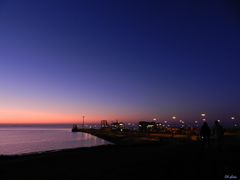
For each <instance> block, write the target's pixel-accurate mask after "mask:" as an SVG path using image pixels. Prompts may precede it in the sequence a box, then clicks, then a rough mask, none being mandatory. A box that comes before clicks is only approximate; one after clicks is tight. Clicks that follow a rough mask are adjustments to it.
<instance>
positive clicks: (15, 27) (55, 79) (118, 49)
mask: <svg viewBox="0 0 240 180" xmlns="http://www.w3.org/2000/svg"><path fill="white" fill-rule="evenodd" d="M239 12H240V3H239V2H238V1H237V0H225V1H221V0H213V1H200V2H195V1H192V0H191V1H190V0H189V1H187V0H182V1H179V0H171V1H169V0H163V1H153V0H146V1H142V0H135V1H133V0H116V1H112V0H101V1H99V0H95V1H94V0H86V1H77V0H71V1H68V0H58V1H55V0H41V1H34V0H22V1H19V0H1V1H0V124H1V123H76V122H79V121H81V119H82V116H83V115H84V116H85V117H86V118H85V120H86V121H87V122H88V123H91V122H99V121H100V120H102V119H107V120H109V121H113V120H120V121H138V120H151V119H153V118H155V117H157V118H158V119H160V120H163V119H171V117H172V116H173V115H174V116H176V117H177V118H178V119H179V118H180V119H185V120H186V121H192V120H196V119H200V114H201V113H206V114H207V118H209V119H212V120H213V119H219V118H221V119H222V120H224V121H226V122H228V121H230V120H229V118H230V117H231V116H236V117H239V118H240V109H239V107H240V93H239V92H240V84H239V77H240V71H239V67H240V61H239V59H240V45H239V43H240V33H239V32H240V13H239Z"/></svg>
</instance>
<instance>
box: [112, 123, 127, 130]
mask: <svg viewBox="0 0 240 180" xmlns="http://www.w3.org/2000/svg"><path fill="white" fill-rule="evenodd" d="M111 129H112V130H117V131H123V130H124V129H125V124H124V123H123V122H118V121H117V122H113V123H112V124H111Z"/></svg>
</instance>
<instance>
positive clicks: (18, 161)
mask: <svg viewBox="0 0 240 180" xmlns="http://www.w3.org/2000/svg"><path fill="white" fill-rule="evenodd" d="M177 142H178V141H177ZM239 151H240V145H239V143H238V138H235V137H232V136H229V137H226V138H225V145H224V147H223V150H222V151H220V152H219V151H217V150H216V149H215V148H214V147H213V146H211V147H210V148H209V149H207V150H204V151H202V150H201V144H200V143H199V141H181V143H176V142H174V141H168V142H165V143H149V144H133V145H130V144H125V145H123V144H122V145H104V146H98V147H91V148H77V149H69V150H59V151H50V152H44V153H35V154H28V155H19V156H1V157H0V166H1V168H0V175H1V177H2V179H73V178H74V179H129V178H131V179H151V178H156V179H224V177H226V179H227V177H228V175H234V176H236V177H237V178H239V166H238V162H239V160H240V155H239ZM232 177H233V176H232Z"/></svg>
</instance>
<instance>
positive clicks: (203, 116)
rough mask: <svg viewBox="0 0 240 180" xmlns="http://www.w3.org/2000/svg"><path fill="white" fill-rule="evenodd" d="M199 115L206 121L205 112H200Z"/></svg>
mask: <svg viewBox="0 0 240 180" xmlns="http://www.w3.org/2000/svg"><path fill="white" fill-rule="evenodd" d="M201 116H202V118H203V119H202V120H203V121H206V118H205V117H206V114H205V113H202V114H201Z"/></svg>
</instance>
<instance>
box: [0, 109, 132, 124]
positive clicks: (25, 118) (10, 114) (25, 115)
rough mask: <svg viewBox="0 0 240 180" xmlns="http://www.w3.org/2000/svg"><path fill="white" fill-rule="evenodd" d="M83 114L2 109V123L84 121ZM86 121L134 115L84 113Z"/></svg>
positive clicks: (0, 116)
mask: <svg viewBox="0 0 240 180" xmlns="http://www.w3.org/2000/svg"><path fill="white" fill-rule="evenodd" d="M82 116H83V115H82V114H67V113H62V112H61V113H57V112H47V111H37V110H25V109H0V124H72V123H79V124H80V123H82ZM84 116H85V122H86V123H99V122H100V120H103V119H107V120H109V121H114V120H120V121H121V120H130V121H131V120H132V119H135V118H134V117H133V116H120V115H114V114H108V116H104V115H102V114H94V115H93V114H91V115H90V114H84Z"/></svg>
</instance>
